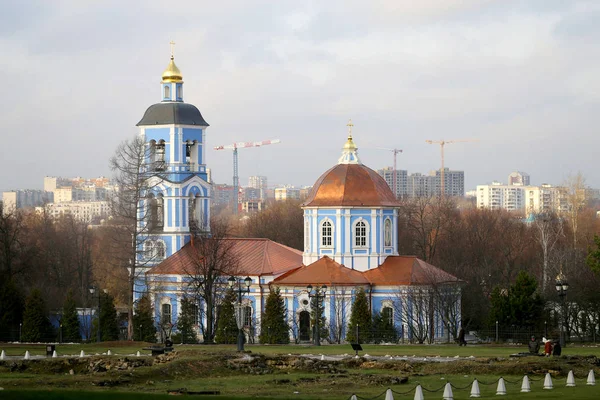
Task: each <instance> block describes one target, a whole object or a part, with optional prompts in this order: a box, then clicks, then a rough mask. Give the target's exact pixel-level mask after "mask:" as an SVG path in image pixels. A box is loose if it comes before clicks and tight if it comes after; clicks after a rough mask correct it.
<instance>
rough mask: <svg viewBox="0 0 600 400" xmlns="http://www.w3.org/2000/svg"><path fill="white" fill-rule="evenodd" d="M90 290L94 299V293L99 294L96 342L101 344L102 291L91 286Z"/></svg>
mask: <svg viewBox="0 0 600 400" xmlns="http://www.w3.org/2000/svg"><path fill="white" fill-rule="evenodd" d="M89 290H90V293H91V295H92V298H93V297H94V293H97V294H98V316H97V318H98V327H97V328H98V329H96V333H97V336H96V342H98V343H100V342H101V341H102V334H101V332H100V291H99V290H98V288H96V286H90V288H89Z"/></svg>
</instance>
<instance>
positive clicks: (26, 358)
mask: <svg viewBox="0 0 600 400" xmlns="http://www.w3.org/2000/svg"><path fill="white" fill-rule="evenodd" d="M29 357H30V356H29V350H27V351H26V352H25V357H23V359H24V360H29Z"/></svg>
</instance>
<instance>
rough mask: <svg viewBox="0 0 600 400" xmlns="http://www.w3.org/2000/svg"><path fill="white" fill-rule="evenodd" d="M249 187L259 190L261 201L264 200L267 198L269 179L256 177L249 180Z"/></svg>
mask: <svg viewBox="0 0 600 400" xmlns="http://www.w3.org/2000/svg"><path fill="white" fill-rule="evenodd" d="M248 187H249V188H252V189H258V190H259V197H258V198H259V199H260V200H264V199H266V198H267V193H266V191H267V177H266V176H260V175H254V176H251V177H249V178H248Z"/></svg>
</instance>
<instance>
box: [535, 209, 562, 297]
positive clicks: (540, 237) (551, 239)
mask: <svg viewBox="0 0 600 400" xmlns="http://www.w3.org/2000/svg"><path fill="white" fill-rule="evenodd" d="M533 226H534V231H535V236H536V239H537V242H538V244H539V245H540V247H541V250H542V292H544V291H545V290H546V288H547V287H548V282H549V279H550V278H549V276H550V272H551V271H550V259H551V257H552V253H553V252H554V250H555V249H556V246H557V244H558V243H559V241H560V239H561V238H562V237H563V236H564V229H563V222H562V221H561V220H560V219H559V218H558V217H557V216H556V214H553V213H543V214H537V215H535V219H534V221H533Z"/></svg>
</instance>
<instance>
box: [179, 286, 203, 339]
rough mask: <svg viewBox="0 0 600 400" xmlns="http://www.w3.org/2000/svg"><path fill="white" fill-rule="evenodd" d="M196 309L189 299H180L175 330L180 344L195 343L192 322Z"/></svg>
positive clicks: (194, 318)
mask: <svg viewBox="0 0 600 400" xmlns="http://www.w3.org/2000/svg"><path fill="white" fill-rule="evenodd" d="M197 311H198V309H197V308H196V307H194V302H193V300H192V299H190V298H189V297H184V298H183V299H181V311H180V313H179V318H178V319H177V330H179V333H180V335H181V336H182V337H181V340H182V343H197V342H198V337H197V336H196V333H195V332H194V321H195V320H196V318H197V316H194V313H195V312H197Z"/></svg>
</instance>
